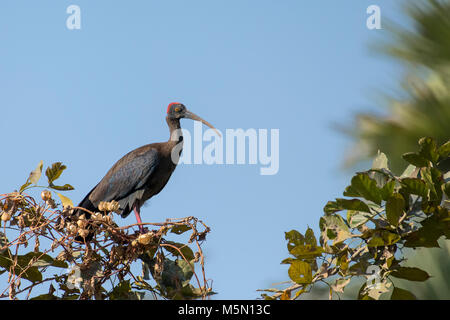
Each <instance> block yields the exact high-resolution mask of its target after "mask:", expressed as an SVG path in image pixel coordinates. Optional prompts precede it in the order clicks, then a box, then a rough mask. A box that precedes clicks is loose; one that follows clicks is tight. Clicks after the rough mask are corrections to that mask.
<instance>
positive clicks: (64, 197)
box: [56, 192, 73, 208]
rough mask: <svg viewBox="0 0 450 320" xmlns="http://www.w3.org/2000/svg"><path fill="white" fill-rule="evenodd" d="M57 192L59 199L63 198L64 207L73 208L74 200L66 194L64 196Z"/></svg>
mask: <svg viewBox="0 0 450 320" xmlns="http://www.w3.org/2000/svg"><path fill="white" fill-rule="evenodd" d="M56 194H57V195H58V197H59V199H60V200H61V203H62V205H63V207H64V208H66V207H68V206H70V207H72V208H73V202H72V200H70V199H69V198H67V197H66V196H63V195H62V194H60V193H58V192H56Z"/></svg>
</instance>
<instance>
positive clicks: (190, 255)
mask: <svg viewBox="0 0 450 320" xmlns="http://www.w3.org/2000/svg"><path fill="white" fill-rule="evenodd" d="M164 243H165V244H169V245H171V246H164V249H166V250H167V251H169V252H170V253H171V254H173V255H174V256H178V257H181V254H183V256H184V257H185V258H186V259H187V260H188V261H191V260H192V259H194V252H193V251H192V249H191V248H189V246H188V245H186V244H183V243H178V242H173V241H166V242H164ZM172 246H173V247H177V248H178V250H177V249H175V248H173V247H172ZM180 251H181V253H180Z"/></svg>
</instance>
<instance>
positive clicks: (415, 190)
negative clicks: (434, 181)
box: [401, 178, 428, 198]
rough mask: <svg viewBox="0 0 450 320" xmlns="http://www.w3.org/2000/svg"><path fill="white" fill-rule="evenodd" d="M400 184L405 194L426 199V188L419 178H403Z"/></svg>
mask: <svg viewBox="0 0 450 320" xmlns="http://www.w3.org/2000/svg"><path fill="white" fill-rule="evenodd" d="M401 184H402V186H403V189H404V190H405V192H407V193H409V194H415V195H418V196H421V197H422V198H426V197H427V194H428V188H427V185H426V183H425V182H424V181H423V180H421V179H419V178H403V179H402V180H401Z"/></svg>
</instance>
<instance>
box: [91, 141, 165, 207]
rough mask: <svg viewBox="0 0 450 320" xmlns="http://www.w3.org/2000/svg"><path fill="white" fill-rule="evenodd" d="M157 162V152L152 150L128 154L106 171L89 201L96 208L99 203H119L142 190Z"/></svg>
mask: <svg viewBox="0 0 450 320" xmlns="http://www.w3.org/2000/svg"><path fill="white" fill-rule="evenodd" d="M159 160H160V159H159V156H158V151H157V150H156V149H153V148H144V149H143V150H142V148H139V149H136V150H134V151H132V152H130V153H128V154H127V155H125V156H124V157H123V158H122V159H120V160H119V161H117V163H116V164H115V165H114V166H113V167H112V168H111V169H110V170H109V171H108V173H107V174H106V175H105V177H104V178H103V179H102V180H101V181H100V182H99V184H98V185H97V186H96V187H95V188H94V190H92V193H91V194H90V196H89V199H90V200H91V201H92V203H94V204H95V205H96V206H98V204H99V202H100V201H112V200H116V201H119V200H121V199H123V198H125V197H127V196H128V195H130V194H132V193H133V192H136V191H138V190H140V189H143V188H144V186H145V183H146V182H147V181H148V179H149V178H150V176H151V175H152V173H153V172H154V171H155V169H156V167H157V166H158V163H159Z"/></svg>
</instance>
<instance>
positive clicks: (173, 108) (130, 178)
mask: <svg viewBox="0 0 450 320" xmlns="http://www.w3.org/2000/svg"><path fill="white" fill-rule="evenodd" d="M183 118H186V119H192V120H196V121H200V122H202V123H203V124H205V125H207V126H208V127H210V128H212V129H214V130H216V129H215V128H214V127H213V126H212V125H211V124H210V123H209V122H207V121H205V120H203V119H202V118H200V117H199V116H197V115H195V114H194V113H192V112H190V111H189V110H187V108H186V107H185V106H184V105H183V104H181V103H178V102H173V103H171V104H169V106H168V107H167V116H166V121H167V124H168V126H169V130H170V137H169V140H168V141H167V142H162V143H152V144H147V145H145V146H142V147H140V148H137V149H135V150H133V151H131V152H129V153H127V154H126V155H125V156H123V157H122V158H121V159H120V160H119V161H117V162H116V163H115V164H114V165H113V166H112V168H111V169H109V171H108V172H107V173H106V175H105V176H104V177H103V179H102V180H100V182H99V183H98V184H97V185H96V186H95V187H94V188H93V189H92V190H91V191H90V192H89V193H88V194H87V195H86V197H85V198H84V199H83V200H82V201H81V202H80V204H79V205H78V206H79V207H82V208H85V209H87V210H90V211H92V212H96V211H98V205H99V203H100V202H101V201H107V202H110V201H112V200H115V201H117V202H118V203H119V205H120V207H119V212H120V215H121V216H122V217H123V218H125V217H127V216H128V215H129V214H130V212H131V211H132V210H133V211H134V213H135V215H136V220H137V222H138V224H139V230H140V232H144V228H143V227H142V225H141V224H142V220H141V216H140V208H141V206H142V205H143V204H144V202H145V201H147V200H148V199H150V198H151V197H153V196H154V195H156V194H158V193H159V192H160V191H161V190H162V189H163V188H164V186H165V185H166V183H167V182H168V181H169V178H170V176H171V175H172V173H173V171H174V170H175V168H176V166H177V162H178V161H177V159H173V157H172V153H173V152H172V151H173V150H174V148H175V146H177V149H176V150H174V151H175V152H177V153H178V156H179V155H180V154H181V150H182V143H183V135H182V132H181V128H180V119H183ZM216 132H217V131H216ZM175 158H176V157H175ZM83 213H84V212H83V211H82V210H80V209H78V210H76V211H75V212H74V214H75V215H78V216H79V215H81V214H83ZM84 214H85V215H86V217H89V215H88V214H86V213H84ZM91 238H92V234H89V235H88V236H86V237H85V240H90V239H91ZM78 239H80V238H79V237H78Z"/></svg>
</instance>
